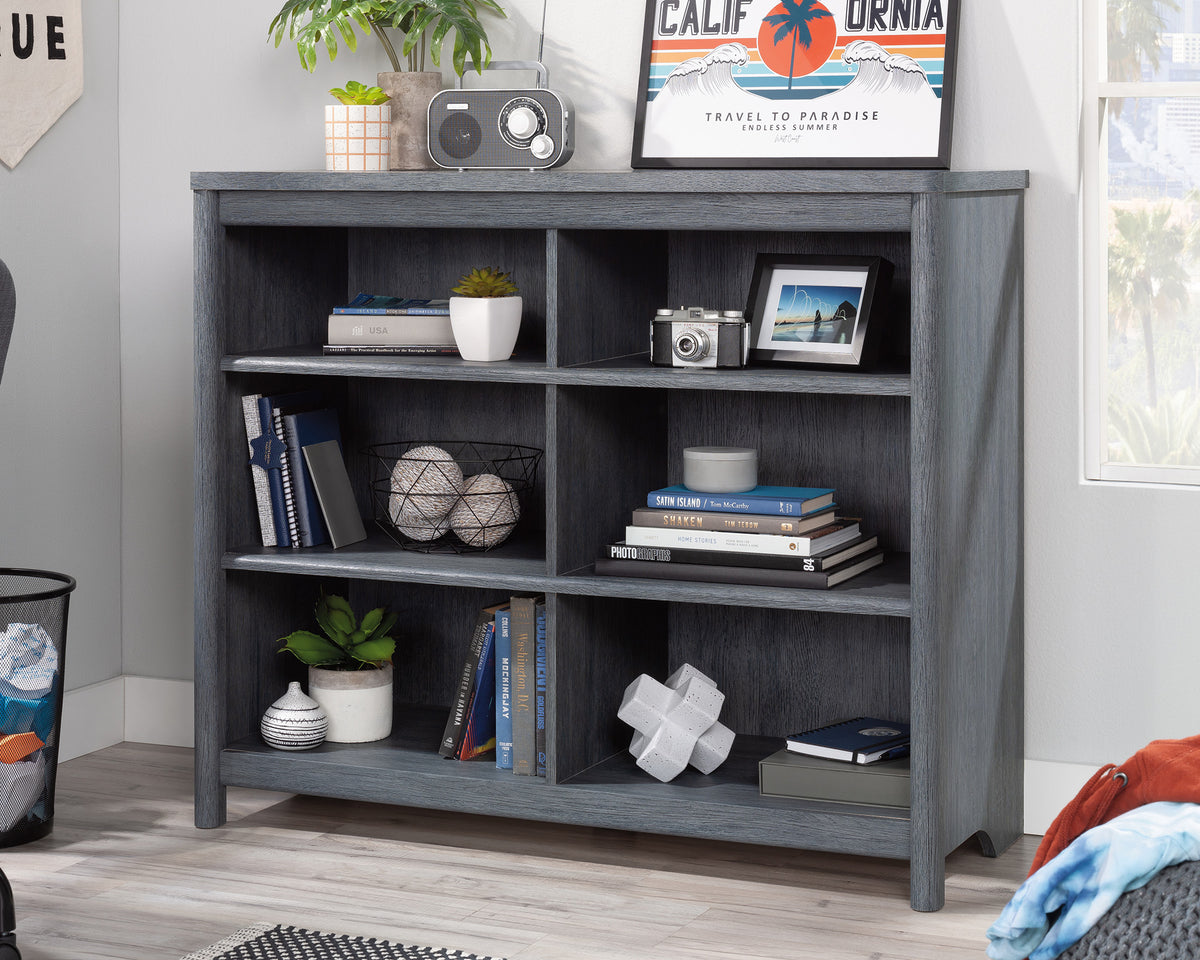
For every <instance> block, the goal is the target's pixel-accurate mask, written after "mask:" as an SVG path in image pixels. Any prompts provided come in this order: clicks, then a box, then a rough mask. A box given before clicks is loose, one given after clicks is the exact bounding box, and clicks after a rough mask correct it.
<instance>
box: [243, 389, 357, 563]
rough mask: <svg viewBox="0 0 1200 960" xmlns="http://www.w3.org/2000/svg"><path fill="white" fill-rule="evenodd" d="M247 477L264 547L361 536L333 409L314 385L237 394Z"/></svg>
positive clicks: (348, 540) (312, 544) (341, 543)
mask: <svg viewBox="0 0 1200 960" xmlns="http://www.w3.org/2000/svg"><path fill="white" fill-rule="evenodd" d="M242 418H243V421H244V423H245V425H246V445H247V447H248V449H249V452H250V479H251V483H252V486H253V489H254V500H255V505H256V507H257V510H258V522H259V531H260V533H261V538H262V543H263V546H265V547H275V546H279V547H315V546H317V545H319V544H323V543H330V544H332V545H333V546H334V547H340V546H344V545H345V544H348V543H357V542H358V541H359V540H365V539H366V537H367V533H366V530H365V528H364V527H363V522H362V515H361V513H360V512H359V510H358V504H357V503H356V501H355V499H354V492H353V490H352V489H351V486H350V477H349V475H348V474H347V472H346V462H345V460H344V459H343V454H342V438H341V430H340V428H339V426H338V415H337V411H336V410H334V409H333V408H332V407H328V406H325V405H324V403H323V400H322V397H321V394H320V392H319V391H317V390H300V391H295V392H292V393H277V394H270V395H263V394H261V393H252V394H248V395H246V396H244V397H242Z"/></svg>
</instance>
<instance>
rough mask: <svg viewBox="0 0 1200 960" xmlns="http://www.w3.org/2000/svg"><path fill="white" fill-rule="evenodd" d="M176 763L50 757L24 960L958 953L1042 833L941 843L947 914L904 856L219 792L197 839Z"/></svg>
mask: <svg viewBox="0 0 1200 960" xmlns="http://www.w3.org/2000/svg"><path fill="white" fill-rule="evenodd" d="M191 791H192V754H191V751H190V750H183V749H178V748H172V747H156V746H147V745H142V744H121V745H118V746H115V747H110V748H108V749H106V750H101V751H99V752H97V753H94V754H90V755H88V756H86V757H80V758H78V759H76V760H72V761H70V762H68V763H64V764H61V765H60V767H59V774H58V786H57V789H56V793H55V824H54V831H53V833H52V834H51V835H50V836H49V837H47V838H45V839H43V840H40V841H37V842H36V843H32V844H26V845H25V846H21V847H13V848H10V849H7V850H0V867H2V868H3V869H4V871H5V872H6V873H7V875H8V877H9V880H10V881H11V883H12V887H13V893H14V899H15V903H16V913H17V943H18V946H19V947H20V949H21V952H22V955H23V956H24V957H25V960H49V958H54V960H94V958H106V960H112V958H116V960H178V958H179V957H182V956H183V955H185V954H187V953H189V952H191V951H193V950H197V949H199V948H201V947H203V946H206V945H208V944H210V943H213V942H215V941H217V940H219V939H221V938H222V937H224V936H227V935H228V934H230V933H232V932H233V931H235V930H236V929H238V928H239V927H241V926H246V925H249V924H252V923H257V922H268V923H287V924H295V925H298V926H306V927H309V928H311V929H317V930H322V931H326V932H330V933H347V934H352V935H357V936H374V937H381V938H384V939H388V940H395V941H399V942H402V943H412V944H421V945H425V946H440V947H452V948H456V949H460V950H464V951H467V952H473V953H477V954H487V955H492V956H495V957H507V958H511V960H734V958H737V960H745V958H761V960H810V958H811V960H851V958H854V960H925V958H929V960H934V958H936V960H955V958H959V957H972V958H979V957H982V956H983V950H984V946H985V944H986V939H985V937H984V931H985V930H986V928H987V926H988V925H989V924H990V923H991V922H992V921H993V920H994V919H995V918H996V916H997V914H998V913H999V911H1000V909H1001V907H1003V905H1004V904H1005V902H1006V901H1007V900H1008V898H1009V897H1010V896H1011V895H1012V892H1013V890H1014V889H1015V888H1016V887H1017V885H1018V884H1019V883H1020V881H1021V879H1022V878H1023V877H1024V875H1025V872H1026V871H1027V869H1028V865H1029V863H1030V861H1031V860H1032V858H1033V853H1034V849H1035V847H1036V841H1037V838H1035V837H1025V838H1023V839H1022V840H1021V841H1019V842H1018V843H1017V844H1016V845H1015V846H1014V847H1013V848H1012V849H1010V850H1009V851H1008V852H1007V853H1006V854H1005V855H1004V856H1002V857H1000V858H998V859H994V860H989V859H987V858H985V857H983V856H981V855H980V854H979V853H978V852H977V850H976V849H974V848H967V847H964V848H963V849H960V850H958V851H956V852H955V853H954V854H953V855H952V857H951V858H950V860H949V862H948V865H947V873H948V886H947V896H946V901H947V902H946V908H945V909H944V910H942V911H940V912H938V913H932V914H923V913H914V912H913V911H911V910H910V909H909V907H908V870H907V866H906V865H905V864H901V863H897V862H894V861H888V860H875V859H867V858H863V857H840V856H829V855H824V854H809V853H798V852H796V851H788V850H777V849H772V848H765V847H751V846H744V845H740V844H732V843H708V842H702V841H696V840H686V839H678V838H664V837H652V836H647V835H642V834H634V833H623V832H619V831H612V830H591V829H585V828H578V827H565V826H558V825H552V824H538V823H525V822H519V821H513V820H503V819H497V818H490V817H463V816H459V815H453V814H445V813H437V812H430V811H420V810H412V809H408V808H396V807H385V806H378V805H374V804H367V803H345V802H340V801H332V800H322V799H317V798H311V797H289V796H286V795H283V794H277V793H265V792H260V791H251V790H230V818H229V823H228V824H227V825H226V826H224V827H221V828H220V829H216V830H197V829H195V827H193V826H192V796H191Z"/></svg>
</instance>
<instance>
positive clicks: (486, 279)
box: [451, 267, 517, 297]
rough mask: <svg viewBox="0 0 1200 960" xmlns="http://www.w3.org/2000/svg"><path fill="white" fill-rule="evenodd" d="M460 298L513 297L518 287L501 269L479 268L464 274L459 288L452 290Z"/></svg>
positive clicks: (459, 282)
mask: <svg viewBox="0 0 1200 960" xmlns="http://www.w3.org/2000/svg"><path fill="white" fill-rule="evenodd" d="M451 289H452V291H453V292H454V293H457V294H458V295H459V296H460V297H511V296H513V295H514V294H516V292H517V285H516V284H515V283H513V282H512V280H511V279H510V277H509V275H508V274H507V273H503V272H501V270H500V268H499V267H477V268H475V269H474V270H472V271H471V272H470V273H467V274H464V275H463V276H462V278H461V279H460V280H459V281H458V286H457V287H452V288H451Z"/></svg>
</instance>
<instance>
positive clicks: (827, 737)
mask: <svg viewBox="0 0 1200 960" xmlns="http://www.w3.org/2000/svg"><path fill="white" fill-rule="evenodd" d="M908 735H909V726H908V724H907V723H902V722H900V721H898V720H881V719H880V718H879V717H854V718H853V719H852V720H842V721H841V722H839V723H830V724H827V725H825V726H823V727H814V728H813V729H812V730H805V731H803V732H802V733H791V734H788V737H787V748H788V749H789V750H791V751H792V752H793V753H802V754H805V755H806V756H809V757H824V758H825V759H827V760H843V761H847V762H850V763H874V762H876V761H878V760H890V759H893V758H895V757H900V756H904V755H905V754H907V753H908V747H909V744H908Z"/></svg>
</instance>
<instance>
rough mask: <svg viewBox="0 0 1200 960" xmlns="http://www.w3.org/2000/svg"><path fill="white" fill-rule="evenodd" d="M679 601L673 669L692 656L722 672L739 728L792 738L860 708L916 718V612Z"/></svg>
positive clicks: (732, 719)
mask: <svg viewBox="0 0 1200 960" xmlns="http://www.w3.org/2000/svg"><path fill="white" fill-rule="evenodd" d="M730 589H733V590H736V589H737V588H736V587H731V588H730ZM669 607H670V618H669V623H670V628H669V631H670V641H669V644H668V648H669V651H670V657H669V659H670V669H671V670H675V669H676V668H677V667H678V666H679V665H680V664H682V663H690V664H692V666H694V667H696V669H698V670H700V671H701V672H702V673H704V674H706V675H707V676H709V677H711V678H712V679H713V680H714V681H716V684H717V687H718V688H719V689H720V690H721V691H722V692H723V693H724V694H725V703H724V706H723V707H722V710H721V722H722V723H724V724H725V725H726V726H728V727H730V728H732V729H733V730H734V731H736V732H737V733H741V734H747V735H752V736H772V737H783V736H786V735H787V734H788V733H791V732H793V731H795V730H803V729H805V728H808V727H813V726H817V725H818V724H822V723H832V722H833V721H836V720H842V719H846V718H847V717H852V716H858V715H863V716H879V717H887V718H889V719H894V720H907V719H909V709H910V708H909V671H908V660H909V657H908V646H909V625H908V621H907V620H906V619H903V618H899V617H862V616H847V615H842V614H827V613H810V612H807V611H795V610H771V609H767V608H757V607H742V606H728V607H718V606H708V605H706V606H702V607H701V606H695V605H691V604H682V603H674V604H670V605H669Z"/></svg>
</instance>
